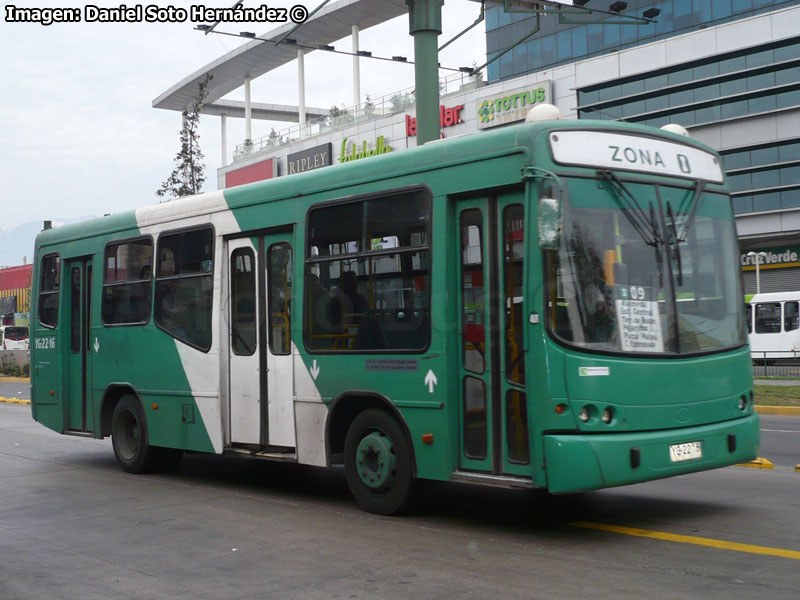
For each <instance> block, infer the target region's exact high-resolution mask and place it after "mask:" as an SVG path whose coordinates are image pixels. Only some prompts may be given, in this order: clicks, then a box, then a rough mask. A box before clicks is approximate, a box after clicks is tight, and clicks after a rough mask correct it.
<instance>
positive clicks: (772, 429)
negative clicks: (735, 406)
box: [759, 415, 800, 593]
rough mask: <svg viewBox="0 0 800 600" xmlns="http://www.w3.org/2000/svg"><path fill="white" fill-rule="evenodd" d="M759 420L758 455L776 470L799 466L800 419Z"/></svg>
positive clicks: (774, 418) (766, 417) (775, 418)
mask: <svg viewBox="0 0 800 600" xmlns="http://www.w3.org/2000/svg"><path fill="white" fill-rule="evenodd" d="M759 418H760V420H761V451H760V452H759V454H760V455H761V456H763V457H764V458H768V459H769V460H770V461H771V462H772V463H773V464H774V465H775V468H776V469H788V470H792V471H793V470H794V468H795V467H796V466H798V465H800V417H779V416H773V415H760V417H759ZM798 476H800V473H798ZM799 593H800V592H799Z"/></svg>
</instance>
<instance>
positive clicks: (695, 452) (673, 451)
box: [669, 442, 703, 462]
mask: <svg viewBox="0 0 800 600" xmlns="http://www.w3.org/2000/svg"><path fill="white" fill-rule="evenodd" d="M702 457H703V446H702V444H701V443H700V442H687V443H685V444H673V445H672V446H670V447H669V459H670V460H671V461H672V462H681V461H684V460H694V459H695V458H702Z"/></svg>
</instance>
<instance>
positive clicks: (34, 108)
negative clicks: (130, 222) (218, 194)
mask: <svg viewBox="0 0 800 600" xmlns="http://www.w3.org/2000/svg"><path fill="white" fill-rule="evenodd" d="M375 1H376V2H380V1H381V0H375ZM320 2H321V0H307V1H306V2H304V3H303V4H304V5H305V6H306V7H307V8H308V9H309V10H312V9H313V8H315V7H316V6H317V5H318V4H319V3H320ZM121 3H122V2H104V1H102V0H100V1H97V2H95V4H96V5H98V6H108V7H112V6H113V7H116V6H119V5H120V4H121ZM152 3H153V4H158V5H160V6H168V5H170V4H172V5H174V6H180V7H188V6H189V5H191V4H196V3H197V0H195V1H194V2H180V1H175V0H160V1H156V2H152ZM297 3H298V2H297V1H296V0H295V1H294V2H291V1H282V0H275V1H272V2H268V5H269V6H273V7H281V6H291V5H293V4H297ZM7 4H9V3H7V2H4V3H3V6H4V8H3V17H2V18H3V21H0V23H1V24H0V56H2V59H0V82H2V83H1V84H0V85H2V94H0V140H1V141H2V143H1V144H0V169H2V181H3V187H2V191H0V235H2V230H4V229H5V230H8V229H10V228H12V227H14V226H16V225H19V224H21V223H26V222H30V221H41V220H44V219H66V218H73V217H78V216H85V215H98V216H99V215H102V214H104V213H113V212H119V211H122V210H128V209H132V208H137V207H140V206H145V205H148V204H153V203H155V202H157V201H158V198H157V197H156V196H155V191H156V189H158V188H159V186H160V183H161V181H163V180H164V179H165V178H166V177H167V176H168V175H169V173H170V172H171V170H172V167H173V157H174V155H175V153H176V152H177V150H178V135H177V133H178V129H179V127H180V115H179V113H177V112H173V111H165V110H156V109H154V108H152V101H153V99H154V98H156V97H157V96H158V95H159V94H161V93H162V92H164V91H165V90H167V89H168V88H169V87H171V86H172V85H174V84H175V83H177V82H178V81H180V80H181V79H183V78H184V77H186V76H187V75H189V74H190V73H192V72H193V71H195V70H197V69H199V68H201V67H203V66H204V65H206V64H208V63H209V62H211V61H213V60H215V59H217V58H219V57H220V56H221V55H223V54H225V53H226V52H228V51H230V50H233V49H234V48H236V47H237V46H238V45H240V44H241V43H244V42H245V41H246V40H242V39H241V38H235V37H227V36H220V35H207V36H206V35H204V34H203V33H202V32H199V31H195V30H194V29H193V28H194V24H193V23H190V22H187V23H179V24H158V23H119V24H118V23H62V24H53V25H50V26H47V27H45V26H42V25H39V24H23V23H8V22H5V17H6V11H5V6H6V5H7ZM11 4H14V5H15V6H18V7H30V8H43V7H48V6H49V7H53V6H62V7H63V6H71V7H76V8H80V9H81V10H83V8H84V6H85V4H79V3H75V4H72V3H70V2H51V1H50V0H41V1H39V2H29V1H27V0H21V1H18V2H13V3H11ZM145 4H148V3H145ZM127 5H128V6H133V5H134V2H133V1H130V2H128V3H127ZM232 5H233V0H225V1H224V2H214V1H211V0H209V1H208V2H206V3H205V6H209V7H211V6H214V7H229V6H232ZM259 5H260V2H258V0H245V2H244V6H246V7H256V6H259ZM479 9H480V6H479V4H477V3H475V2H470V1H468V0H447V2H446V4H445V7H444V16H443V21H444V29H445V32H444V34H443V35H442V36H441V38H440V40H442V42H444V41H445V40H448V39H450V38H451V37H453V36H454V35H455V34H456V33H458V32H459V31H461V30H462V29H464V28H465V27H467V26H468V25H470V24H471V23H472V22H473V21H474V20H475V19H476V18H477V16H478V14H479ZM277 26H278V25H272V24H252V25H242V24H227V25H226V24H222V25H220V26H219V29H220V30H224V31H229V32H238V31H242V30H252V31H255V32H257V33H259V34H262V33H266V32H268V31H270V30H272V29H273V28H274V27H277ZM339 47H340V48H341V49H345V50H349V49H350V47H351V46H350V39H349V38H346V39H345V40H342V41H341V42H339ZM360 47H361V49H362V50H370V51H372V52H373V53H374V54H375V55H380V56H392V55H398V54H400V55H404V56H407V57H409V59H412V58H413V40H412V38H411V37H410V36H409V35H408V17H407V16H402V17H399V18H397V19H394V20H392V21H390V22H387V23H384V24H382V25H379V26H376V27H374V28H372V29H369V30H366V31H363V32H361V35H360ZM485 48H486V47H485V39H484V25H483V24H481V25H479V26H477V27H476V28H475V29H473V31H472V32H470V34H468V35H467V36H464V37H463V38H461V39H460V40H458V41H457V42H455V43H454V44H453V45H451V46H450V47H449V48H448V49H446V50H445V52H443V53H442V55H441V56H440V62H441V64H442V65H446V66H453V67H460V66H471V65H472V64H473V61H476V62H477V63H478V64H482V63H483V62H484V61H485V53H486V49H485ZM305 62H306V66H305V68H306V81H307V82H306V103H307V105H309V106H319V107H325V108H327V107H330V106H331V105H333V104H336V105H339V106H350V105H351V104H352V103H353V92H352V59H351V58H350V57H349V56H345V55H332V54H330V53H324V52H314V53H311V54H309V55H308V56H307V57H306V61H305ZM296 73H297V71H296V63H291V64H290V65H287V66H284V67H282V68H280V69H278V70H276V71H273V72H272V73H268V74H266V75H264V76H263V77H261V78H260V79H257V80H255V81H254V82H253V88H252V89H253V100H254V101H258V102H276V103H286V104H297V76H296ZM444 74H446V72H445V71H442V72H441V73H440V75H444ZM413 79H414V71H413V66H411V65H403V64H397V63H386V62H382V61H374V60H369V59H364V60H362V65H361V93H362V98H363V96H365V95H366V94H370V96H372V97H373V98H375V97H378V96H381V95H384V94H388V93H391V92H394V91H397V90H401V89H405V88H409V87H412V86H413V83H414V81H413ZM228 97H229V98H238V99H243V98H244V93H243V89H242V88H240V89H239V90H237V91H236V92H234V93H232V94H231V95H230V96H228ZM271 125H274V124H264V123H263V122H258V121H255V122H254V132H253V135H254V137H259V136H262V135H267V134H268V133H269V128H270V126H271ZM290 125H291V124H290V123H281V124H277V127H276V129H277V128H281V127H288V126H290ZM243 139H244V121H243V119H229V120H228V151H229V153H232V152H233V148H234V147H235V145H236V144H238V143H241V142H242V141H243ZM201 145H202V149H203V151H204V153H205V156H206V175H207V183H206V190H212V189H215V188H216V169H217V168H218V167H219V166H220V162H221V159H220V120H219V118H218V117H211V116H208V117H204V118H202V119H201ZM0 264H3V260H2V257H0Z"/></svg>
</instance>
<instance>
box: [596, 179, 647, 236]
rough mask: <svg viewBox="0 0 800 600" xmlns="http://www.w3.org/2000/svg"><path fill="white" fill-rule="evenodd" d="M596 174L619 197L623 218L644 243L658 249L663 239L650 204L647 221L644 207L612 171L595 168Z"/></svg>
mask: <svg viewBox="0 0 800 600" xmlns="http://www.w3.org/2000/svg"><path fill="white" fill-rule="evenodd" d="M597 176H598V177H599V178H600V179H601V180H602V181H605V182H606V183H607V184H608V185H609V187H610V188H611V189H612V190H613V191H614V193H615V195H616V196H617V198H619V205H620V210H621V211H622V214H623V215H625V218H626V219H628V222H629V223H630V224H631V226H632V227H633V228H634V229H635V230H636V233H638V234H639V235H640V236H641V238H642V239H643V240H644V242H645V244H647V245H648V246H653V247H654V248H656V249H658V246H659V245H660V244H661V243H662V241H663V240H662V239H661V236H660V235H659V233H658V224H657V223H656V219H655V215H654V214H653V206H652V204H651V205H650V222H649V223H648V222H647V219H646V218H645V216H644V209H643V208H642V206H641V205H640V204H639V202H638V200H636V197H635V196H634V195H633V194H631V192H630V190H628V188H626V187H625V186H624V185H623V183H622V182H621V181H620V180H619V177H617V176H616V174H615V173H614V172H613V171H609V170H607V169H597ZM648 228H649V231H648Z"/></svg>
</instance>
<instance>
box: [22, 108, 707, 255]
mask: <svg viewBox="0 0 800 600" xmlns="http://www.w3.org/2000/svg"><path fill="white" fill-rule="evenodd" d="M569 129H577V130H595V131H598V130H606V131H616V132H618V133H623V132H624V133H629V134H634V135H636V134H638V135H642V136H648V137H653V136H657V137H663V138H665V139H666V140H670V141H673V142H677V143H680V144H684V145H689V146H694V147H696V148H699V149H701V150H704V151H706V152H711V153H713V154H716V151H715V150H713V149H712V148H709V147H707V146H705V145H704V144H702V143H700V142H697V141H696V140H692V139H691V138H686V137H684V136H680V135H677V134H673V133H670V132H666V131H662V130H659V129H654V128H652V127H647V126H644V125H637V124H632V123H619V122H615V121H598V120H559V121H542V122H534V123H523V124H519V125H512V126H508V127H499V128H497V129H496V130H492V131H484V132H480V133H475V134H471V135H465V136H457V137H454V138H451V139H443V140H440V141H439V140H437V141H436V143H431V144H426V145H424V146H421V147H418V148H410V149H408V150H403V151H402V152H389V153H386V154H383V155H380V156H375V157H371V158H370V159H368V160H357V161H352V162H348V163H345V164H338V165H333V166H331V167H325V168H322V169H316V170H312V171H306V172H304V173H298V174H294V175H292V176H291V177H278V178H275V179H269V180H265V181H258V182H254V183H249V184H245V185H241V186H238V187H234V188H227V189H224V190H217V191H213V192H207V193H203V194H197V195H195V196H188V197H186V198H180V199H177V200H172V201H167V202H161V203H159V204H154V205H151V206H146V207H143V208H139V209H135V210H131V211H125V212H121V213H117V214H113V215H107V216H104V217H100V218H97V219H91V220H88V221H82V222H79V223H73V224H70V225H65V226H63V227H57V228H54V229H48V230H45V231H42V232H40V233H39V235H38V236H37V237H36V248H37V251H38V249H39V248H40V247H41V246H45V245H48V244H53V243H59V242H64V241H68V240H77V239H81V238H85V237H91V236H96V235H108V234H113V233H116V232H123V231H126V230H130V229H132V228H135V227H137V226H139V225H142V224H149V225H153V224H157V223H160V222H165V223H166V222H169V221H173V220H178V219H181V218H186V217H190V216H194V217H196V216H198V215H203V214H211V213H214V212H219V211H223V210H228V209H237V208H241V207H244V206H247V205H249V204H254V203H261V202H272V201H277V200H283V199H288V198H299V197H301V196H308V195H310V194H315V193H319V192H324V191H332V190H336V189H344V188H348V187H352V186H354V185H358V184H365V183H370V182H374V181H380V180H382V179H386V177H387V174H389V173H390V174H392V176H402V175H407V174H412V173H419V172H423V171H430V170H435V169H439V168H443V167H446V166H452V165H457V164H464V163H469V162H473V161H477V160H480V159H483V158H486V157H490V156H502V155H508V154H514V153H523V154H526V155H527V156H530V155H531V154H532V153H533V151H534V150H533V147H534V140H535V139H536V137H537V135H538V134H539V133H540V132H542V131H545V132H549V131H552V130H569ZM550 163H552V158H551V156H550V155H549V153H548V154H547V155H546V156H544V157H542V160H541V161H540V162H539V163H538V164H539V165H540V166H541V165H542V164H544V165H545V166H547V164H550ZM564 168H565V169H567V168H568V169H578V170H580V167H564ZM583 170H586V168H583ZM651 176H654V177H659V175H651ZM711 185H713V184H711Z"/></svg>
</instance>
